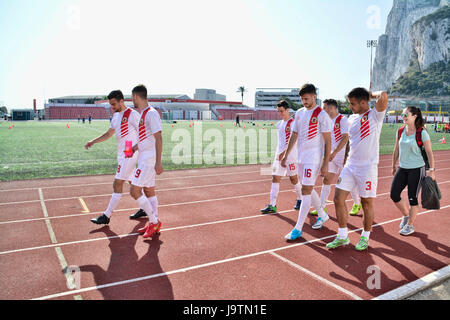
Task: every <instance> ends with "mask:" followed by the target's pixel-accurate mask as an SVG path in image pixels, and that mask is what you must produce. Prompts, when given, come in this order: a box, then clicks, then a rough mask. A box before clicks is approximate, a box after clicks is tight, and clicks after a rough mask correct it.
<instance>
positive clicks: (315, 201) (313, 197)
mask: <svg viewBox="0 0 450 320" xmlns="http://www.w3.org/2000/svg"><path fill="white" fill-rule="evenodd" d="M311 203H312V206H313V207H314V209H316V211H317V215H318V216H319V217H320V218H322V219H325V218H326V217H327V214H326V213H325V211H323V208H322V206H321V205H320V198H319V195H318V194H317V191H316V190H314V189H313V191H312V192H311Z"/></svg>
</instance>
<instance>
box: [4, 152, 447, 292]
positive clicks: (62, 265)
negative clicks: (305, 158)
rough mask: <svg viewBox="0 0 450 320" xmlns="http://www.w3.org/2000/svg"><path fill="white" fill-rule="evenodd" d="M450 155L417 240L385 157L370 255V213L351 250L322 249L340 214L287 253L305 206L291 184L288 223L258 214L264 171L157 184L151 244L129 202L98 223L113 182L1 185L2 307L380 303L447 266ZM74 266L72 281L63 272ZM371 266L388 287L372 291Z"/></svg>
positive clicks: (284, 215)
mask: <svg viewBox="0 0 450 320" xmlns="http://www.w3.org/2000/svg"><path fill="white" fill-rule="evenodd" d="M449 155H450V152H448V151H442V152H436V153H435V156H436V160H437V164H436V167H437V168H438V171H437V173H436V174H437V180H438V183H439V186H440V188H441V191H442V195H443V199H442V202H441V207H442V208H441V210H439V211H427V210H424V209H421V211H420V212H422V214H421V215H420V216H418V218H417V222H416V226H415V228H416V232H415V233H414V234H413V235H411V236H408V237H403V236H401V235H399V233H398V231H399V230H398V225H399V223H400V213H399V212H398V211H397V209H396V208H395V207H394V205H393V203H392V201H391V200H390V199H389V194H388V193H389V189H390V184H391V181H392V175H391V173H390V163H391V157H390V156H382V157H381V158H380V165H379V185H378V192H377V193H378V197H377V199H376V201H375V223H374V224H375V226H374V228H373V231H372V233H371V239H370V247H369V250H368V251H366V252H357V251H356V250H355V249H354V245H355V244H356V243H357V241H358V239H359V235H360V232H361V230H360V228H361V227H362V219H361V215H359V216H355V217H349V230H350V240H351V243H352V245H350V246H348V247H346V248H339V249H337V250H334V251H330V250H328V249H326V248H325V245H326V244H327V243H328V242H330V241H332V240H333V238H334V237H335V234H336V232H337V221H336V218H335V212H334V207H333V205H332V204H330V205H329V206H328V212H329V215H330V217H331V219H330V221H329V222H327V223H326V224H325V226H324V228H323V229H322V230H313V229H311V225H312V224H313V223H314V222H315V219H316V218H314V217H308V218H307V221H306V223H305V227H304V230H303V231H304V236H303V237H302V238H300V239H298V240H297V241H294V242H289V243H287V242H286V241H285V240H284V235H285V234H287V233H288V232H289V231H290V230H291V229H292V227H293V226H294V225H295V223H296V221H297V215H298V212H297V211H294V210H293V208H292V207H293V205H294V204H295V199H296V196H295V193H294V191H293V187H292V186H291V185H290V183H289V181H288V179H283V181H282V184H281V191H280V194H279V199H278V208H279V211H280V214H278V215H270V216H265V215H264V216H263V215H261V214H260V213H259V210H260V209H261V208H262V207H264V206H265V205H266V204H267V202H268V196H269V190H270V184H271V179H270V176H268V175H262V174H261V168H263V167H267V166H260V165H249V166H239V167H224V168H208V169H198V170H183V171H170V172H165V173H164V174H163V175H162V176H159V177H158V179H157V195H158V199H159V204H160V209H159V215H160V218H161V220H162V222H163V228H162V230H161V234H160V235H159V236H155V237H154V238H153V239H151V240H147V241H144V240H143V239H142V237H140V236H138V235H137V234H136V231H137V229H138V228H140V227H142V226H143V225H144V224H145V223H146V219H142V220H140V221H132V220H130V219H129V218H128V216H129V215H130V214H131V213H133V212H135V211H136V209H137V205H136V203H135V201H134V200H132V199H131V197H130V196H129V195H124V196H123V198H122V201H121V203H120V205H119V208H118V210H116V212H115V213H114V214H113V216H112V219H111V222H110V224H109V226H107V227H99V226H96V225H94V224H92V223H91V222H90V221H89V219H91V218H93V217H96V216H98V215H100V214H101V213H102V212H103V211H102V210H104V209H105V208H106V206H107V205H108V202H109V198H110V194H111V192H112V179H113V177H112V176H88V177H70V178H58V179H44V180H32V181H17V182H7V183H0V233H1V234H2V239H1V241H0V285H1V287H2V290H1V291H0V299H122V300H123V299H168V300H170V299H177V300H179V299H188V300H190V299H196V300H197V299H198V300H204V299H207V300H209V299H227V300H236V299H246V300H279V299H283V300H284V299H286V300H288V299H314V300H315V299H372V298H375V297H377V296H379V295H381V294H383V293H386V292H388V291H390V290H393V289H395V288H398V287H400V286H402V285H405V284H407V283H409V282H411V281H414V280H417V279H418V278H421V277H423V276H425V275H427V274H429V273H431V272H433V271H436V270H438V269H441V268H443V267H445V266H448V265H449V262H450V248H449V245H450V236H449V235H448V231H447V229H448V227H447V226H448V225H449V222H450V218H449V213H450V199H448V198H447V196H446V195H447V194H448V193H447V192H448V191H450V164H447V160H446V159H447V158H448V156H449ZM127 191H128V187H127V188H126V192H127ZM317 191H319V192H320V184H317ZM332 195H333V192H332V193H331V196H330V199H331V197H332ZM350 206H351V200H348V207H349V208H350ZM67 266H69V267H70V268H72V269H73V270H74V271H75V272H73V273H69V272H63V271H64V270H65V271H67V268H66V267H67ZM372 266H376V267H378V268H379V270H380V287H379V288H372V287H370V286H368V280H369V277H370V276H371V275H372V274H373V273H372V272H370V271H369V270H371V269H370V268H371V267H372ZM74 284H75V285H74ZM369 287H370V288H369Z"/></svg>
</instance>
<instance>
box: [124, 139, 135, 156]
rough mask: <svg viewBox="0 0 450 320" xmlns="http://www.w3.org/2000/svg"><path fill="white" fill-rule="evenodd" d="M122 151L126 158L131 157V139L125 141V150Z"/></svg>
mask: <svg viewBox="0 0 450 320" xmlns="http://www.w3.org/2000/svg"><path fill="white" fill-rule="evenodd" d="M123 152H124V153H125V157H126V158H131V157H132V156H133V144H132V142H131V141H129V140H126V141H125V150H124V151H123Z"/></svg>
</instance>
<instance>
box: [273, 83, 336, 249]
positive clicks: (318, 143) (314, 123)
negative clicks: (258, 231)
mask: <svg viewBox="0 0 450 320" xmlns="http://www.w3.org/2000/svg"><path fill="white" fill-rule="evenodd" d="M299 95H300V98H301V99H302V103H303V105H304V106H305V107H304V108H301V109H300V110H298V111H297V112H296V114H295V120H294V126H293V128H292V135H291V138H290V141H289V145H288V148H287V150H286V155H285V156H284V158H283V159H282V161H281V162H282V163H281V165H282V166H283V167H285V166H286V159H287V158H288V157H289V154H290V152H291V151H292V149H293V147H294V145H295V144H297V148H298V163H299V168H298V170H299V171H298V175H299V177H300V179H301V184H302V198H303V199H302V203H301V206H300V210H299V214H298V220H297V224H296V225H295V227H294V229H292V231H291V232H290V233H288V234H287V235H286V236H285V239H286V240H295V239H297V238H299V237H301V236H302V229H303V224H304V222H305V219H306V216H307V215H308V212H309V208H310V207H311V204H312V205H313V207H314V208H316V210H317V211H318V215H319V218H318V219H320V220H321V221H322V224H323V223H325V222H326V221H327V220H329V217H328V215H327V214H326V213H325V212H324V210H323V209H322V208H320V198H319V195H318V194H317V192H316V191H315V190H314V189H313V188H314V185H315V183H316V180H317V177H318V176H319V175H321V176H324V175H326V174H327V173H328V162H329V157H330V153H331V119H330V117H329V116H328V114H327V113H326V112H325V111H323V110H322V108H320V106H318V105H317V103H316V99H317V93H316V87H315V86H314V85H312V84H305V85H304V86H303V87H302V88H301V89H300V91H299Z"/></svg>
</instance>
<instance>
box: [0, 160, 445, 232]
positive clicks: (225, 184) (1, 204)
mask: <svg viewBox="0 0 450 320" xmlns="http://www.w3.org/2000/svg"><path fill="white" fill-rule="evenodd" d="M449 169H450V167H448V168H441V169H438V170H436V172H437V171H445V170H449ZM388 178H393V176H392V175H388V176H384V177H379V178H378V180H381V179H388ZM267 181H271V179H261V180H249V181H239V182H227V183H220V184H210V185H200V186H191V187H184V188H183V187H180V188H169V189H161V190H157V191H156V193H159V192H165V191H176V190H189V189H197V188H210V187H218V186H227V185H235V184H245V183H255V182H267ZM330 186H336V184H331V185H330ZM320 187H321V185H318V186H315V187H314V188H315V189H318V188H320ZM255 195H261V194H255ZM110 196H111V193H108V194H98V195H85V196H74V197H66V198H49V199H46V200H45V201H62V200H72V199H78V198H80V197H82V198H97V197H110ZM224 199H229V198H219V199H212V200H224ZM212 200H198V201H200V202H208V201H212ZM40 201H41V200H26V201H15V202H4V203H0V206H3V205H15V204H24V203H34V202H40ZM194 203H198V202H197V201H192V202H183V203H174V204H167V205H160V207H164V206H176V205H185V204H194ZM132 209H133V210H135V209H138V208H132ZM123 210H131V209H119V210H115V211H123ZM95 213H100V211H99V212H95ZM2 223H4V222H0V224H2ZM6 223H7V222H6Z"/></svg>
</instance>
